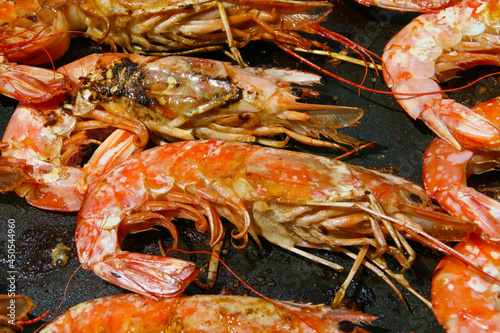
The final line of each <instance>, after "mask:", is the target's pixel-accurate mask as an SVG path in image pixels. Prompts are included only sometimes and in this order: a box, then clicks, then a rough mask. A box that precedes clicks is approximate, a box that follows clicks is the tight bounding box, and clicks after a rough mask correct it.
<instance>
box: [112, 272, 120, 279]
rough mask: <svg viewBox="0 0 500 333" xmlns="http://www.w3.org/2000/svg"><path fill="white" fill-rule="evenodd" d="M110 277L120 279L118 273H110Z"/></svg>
mask: <svg viewBox="0 0 500 333" xmlns="http://www.w3.org/2000/svg"><path fill="white" fill-rule="evenodd" d="M111 275H113V276H114V277H115V278H117V279H120V278H121V277H122V276H121V275H120V274H118V273H115V272H111Z"/></svg>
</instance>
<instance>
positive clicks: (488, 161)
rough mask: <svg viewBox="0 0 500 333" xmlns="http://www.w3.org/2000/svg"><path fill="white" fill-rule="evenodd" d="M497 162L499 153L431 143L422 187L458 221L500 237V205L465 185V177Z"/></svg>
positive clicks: (488, 168)
mask: <svg viewBox="0 0 500 333" xmlns="http://www.w3.org/2000/svg"><path fill="white" fill-rule="evenodd" d="M499 163H500V156H499V154H498V152H491V151H481V150H478V149H471V148H462V150H458V149H456V148H455V147H453V146H451V145H450V144H449V143H447V142H445V141H443V140H442V139H439V138H436V139H434V141H432V142H431V144H430V145H429V147H428V148H427V150H426V152H425V155H424V166H423V175H424V184H425V187H426V189H427V193H428V194H429V196H430V197H431V198H433V199H435V200H436V201H437V202H438V203H439V204H440V206H441V207H443V208H444V209H445V210H446V211H447V212H448V213H450V214H451V215H453V216H456V217H457V218H461V219H464V220H468V221H471V222H475V223H477V224H478V225H479V226H480V227H481V229H482V230H483V232H484V233H486V234H487V235H489V236H490V237H494V238H497V237H498V235H500V203H499V202H498V201H496V200H495V199H493V198H490V197H488V196H487V195H485V194H483V193H480V192H478V191H476V190H475V189H473V188H472V187H468V186H467V182H466V181H467V178H468V176H469V175H471V174H478V173H481V172H485V171H487V170H490V169H492V168H494V167H496V166H498V164H499Z"/></svg>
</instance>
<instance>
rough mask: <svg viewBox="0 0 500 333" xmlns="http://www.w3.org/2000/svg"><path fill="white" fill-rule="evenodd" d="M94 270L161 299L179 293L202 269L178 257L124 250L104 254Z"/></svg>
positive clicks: (117, 283)
mask: <svg viewBox="0 0 500 333" xmlns="http://www.w3.org/2000/svg"><path fill="white" fill-rule="evenodd" d="M93 271H94V272H95V273H96V274H98V275H99V276H101V277H102V278H103V279H105V280H106V281H108V282H111V283H114V284H116V285H118V286H120V287H123V288H126V289H128V290H131V291H134V292H136V293H140V294H142V295H148V296H149V297H151V298H154V299H159V298H162V297H166V296H168V297H172V296H177V295H180V294H181V293H182V292H183V291H184V289H186V287H187V286H188V285H189V284H190V283H191V281H193V280H194V279H195V278H196V277H197V276H198V275H200V274H201V273H202V272H203V269H202V268H197V267H196V266H195V264H194V263H192V262H189V261H184V260H180V259H176V258H164V257H158V256H153V255H147V254H142V253H132V252H127V251H124V252H120V253H116V254H113V255H110V256H107V257H105V259H104V260H103V261H102V262H100V263H98V264H96V265H95V266H94V267H93ZM151 281H154V283H150V282H151Z"/></svg>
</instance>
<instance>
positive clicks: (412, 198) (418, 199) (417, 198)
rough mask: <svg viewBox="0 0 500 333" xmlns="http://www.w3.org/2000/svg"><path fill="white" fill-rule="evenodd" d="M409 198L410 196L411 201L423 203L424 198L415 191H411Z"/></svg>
mask: <svg viewBox="0 0 500 333" xmlns="http://www.w3.org/2000/svg"><path fill="white" fill-rule="evenodd" d="M408 198H410V200H411V201H413V202H416V203H419V204H420V203H422V198H421V197H419V196H418V195H416V194H415V193H410V195H408Z"/></svg>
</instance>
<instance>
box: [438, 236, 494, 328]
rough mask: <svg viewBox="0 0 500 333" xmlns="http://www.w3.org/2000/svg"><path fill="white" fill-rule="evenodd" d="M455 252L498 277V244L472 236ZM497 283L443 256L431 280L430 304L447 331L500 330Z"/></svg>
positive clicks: (458, 246)
mask: <svg viewBox="0 0 500 333" xmlns="http://www.w3.org/2000/svg"><path fill="white" fill-rule="evenodd" d="M455 249H456V250H457V251H459V252H460V253H463V254H464V255H466V256H467V257H469V258H471V259H472V260H474V261H475V262H478V263H480V264H481V265H482V266H483V267H484V269H485V270H486V271H488V272H489V273H490V274H491V275H492V276H494V277H498V276H499V275H500V273H499V272H500V259H499V258H500V256H499V254H500V250H499V249H500V244H499V243H498V242H493V241H492V240H489V241H486V240H484V239H482V238H480V237H478V236H476V235H471V236H470V237H468V239H466V240H464V241H462V242H460V243H458V244H457V245H456V246H455ZM499 293H500V284H499V283H498V281H492V280H491V279H488V278H486V277H485V276H484V275H482V274H478V273H477V272H475V271H473V270H471V269H470V268H469V267H467V266H465V265H464V264H463V263H461V262H458V261H456V260H455V258H452V257H445V258H444V259H443V260H442V261H441V262H440V263H439V264H438V265H437V267H436V270H435V273H434V277H433V279H432V304H433V310H434V313H435V314H436V317H437V319H438V321H439V323H440V324H441V325H444V326H445V327H446V329H447V331H448V332H450V333H453V332H498V331H500V304H499Z"/></svg>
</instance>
